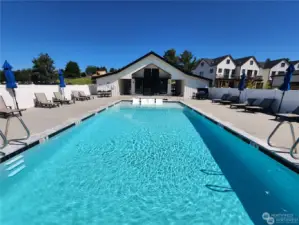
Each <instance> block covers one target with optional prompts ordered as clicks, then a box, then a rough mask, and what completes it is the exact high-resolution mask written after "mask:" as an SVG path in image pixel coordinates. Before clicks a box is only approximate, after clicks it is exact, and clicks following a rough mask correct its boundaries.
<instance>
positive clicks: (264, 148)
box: [0, 100, 299, 174]
mask: <svg viewBox="0 0 299 225" xmlns="http://www.w3.org/2000/svg"><path fill="white" fill-rule="evenodd" d="M128 101H132V100H116V101H113V102H111V103H108V104H107V105H104V106H101V107H99V108H97V109H95V110H90V111H88V112H87V113H86V114H85V115H83V116H82V117H77V118H71V119H69V120H67V121H66V122H64V123H62V124H60V125H58V126H55V127H53V128H50V129H47V130H45V131H43V132H40V133H37V134H34V135H32V136H31V137H30V138H29V139H28V140H26V141H24V142H22V143H23V145H9V146H7V147H5V149H8V150H9V153H7V154H6V155H4V156H3V157H1V156H0V164H1V163H3V162H5V161H7V160H9V159H11V158H13V157H14V156H16V155H18V154H20V153H22V152H24V151H26V150H29V149H30V148H32V147H34V146H36V145H38V144H41V143H43V142H45V141H47V140H48V139H49V138H52V137H54V136H56V135H58V134H60V133H61V132H63V131H65V130H67V129H69V128H72V127H74V126H76V125H78V124H80V123H81V122H82V121H85V120H87V119H89V118H91V117H93V116H95V115H97V114H98V113H100V112H103V111H105V110H106V109H108V108H110V107H112V106H114V105H116V104H118V103H120V102H128ZM167 102H170V103H179V104H181V105H183V106H184V107H187V108H189V109H191V110H192V111H195V112H196V113H198V114H199V115H201V116H203V117H205V118H206V119H208V120H209V121H211V122H213V123H214V124H216V125H218V126H219V127H221V128H223V129H225V130H226V131H228V132H229V133H231V134H233V135H234V136H236V137H238V138H240V139H241V140H243V141H244V142H246V143H248V144H250V145H251V146H253V147H254V148H256V149H257V150H259V151H261V152H263V153H264V154H266V155H268V156H269V157H271V158H272V159H274V160H276V161H278V162H279V163H281V164H283V165H284V166H286V167H287V168H289V169H290V170H292V171H294V172H295V173H297V174H299V165H298V166H297V165H296V164H294V163H293V162H291V161H289V160H288V159H286V158H284V157H283V155H282V154H281V153H277V152H275V150H279V149H278V148H274V147H271V146H269V145H268V144H267V143H266V142H265V141H263V140H261V139H259V138H257V137H255V136H252V135H251V134H249V133H247V132H245V131H244V130H241V129H239V128H237V127H235V126H233V124H231V123H229V122H224V121H221V120H220V119H218V118H216V117H214V116H213V115H211V114H208V113H205V112H203V111H201V110H199V109H197V108H195V107H194V106H192V105H190V104H188V103H186V102H183V101H182V100H170V101H167ZM0 151H1V150H0Z"/></svg>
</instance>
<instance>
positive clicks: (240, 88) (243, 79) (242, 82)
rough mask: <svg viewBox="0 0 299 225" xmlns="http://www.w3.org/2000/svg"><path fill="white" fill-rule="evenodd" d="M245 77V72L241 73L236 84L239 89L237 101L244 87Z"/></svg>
mask: <svg viewBox="0 0 299 225" xmlns="http://www.w3.org/2000/svg"><path fill="white" fill-rule="evenodd" d="M245 79H246V76H245V73H243V74H242V76H241V80H240V82H239V85H238V90H239V91H240V95H239V101H240V96H241V92H242V91H243V90H244V89H245Z"/></svg>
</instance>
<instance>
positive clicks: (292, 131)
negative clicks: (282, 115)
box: [267, 121, 299, 159]
mask: <svg viewBox="0 0 299 225" xmlns="http://www.w3.org/2000/svg"><path fill="white" fill-rule="evenodd" d="M285 123H287V124H289V126H290V130H291V133H292V138H293V142H294V144H293V145H292V147H291V149H290V155H291V156H292V157H293V158H295V159H297V157H295V156H294V153H297V148H296V146H297V145H298V143H299V138H298V139H297V140H296V137H295V131H294V126H293V124H292V123H291V122H289V121H281V122H280V123H279V124H277V125H276V127H275V128H274V130H273V131H272V132H271V134H270V135H269V137H268V140H267V142H268V145H270V146H271V147H275V146H273V145H272V144H271V142H270V139H271V138H272V137H273V135H274V134H275V133H276V131H277V130H278V128H279V127H280V126H281V125H283V124H285Z"/></svg>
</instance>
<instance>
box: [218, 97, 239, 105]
mask: <svg viewBox="0 0 299 225" xmlns="http://www.w3.org/2000/svg"><path fill="white" fill-rule="evenodd" d="M237 102H239V96H230V97H229V98H228V99H227V100H221V101H220V102H219V103H220V104H223V105H229V104H232V103H237Z"/></svg>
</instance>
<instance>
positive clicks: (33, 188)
mask: <svg viewBox="0 0 299 225" xmlns="http://www.w3.org/2000/svg"><path fill="white" fill-rule="evenodd" d="M22 155H24V164H25V165H26V167H25V169H23V170H22V171H21V172H20V173H17V174H15V175H14V176H11V177H8V171H7V170H5V168H7V166H6V165H5V162H4V163H2V164H1V165H0V166H1V167H0V171H1V175H0V184H1V192H0V197H1V202H0V205H1V206H2V207H1V218H0V224H3V225H24V224H26V225H37V224H44V225H50V224H51V225H52V224H63V225H69V224H74V225H77V224H78V225H81V224H88V225H93V224H188V225H189V224H217V225H219V224H230V225H232V224H267V223H266V221H265V220H263V218H262V215H263V213H265V212H268V213H270V214H287V215H289V214H290V215H293V217H294V218H298V215H299V213H298V210H299V202H298V199H299V192H298V190H299V179H298V174H296V173H295V172H293V171H291V170H289V169H287V168H286V167H284V166H283V165H281V164H280V163H278V162H276V161H275V160H273V159H271V158H270V157H268V156H267V155H265V154H263V153H262V152H260V151H258V150H257V149H255V148H253V147H252V146H251V145H248V144H247V143H245V142H243V141H242V140H240V139H239V138H237V137H235V136H234V135H232V134H231V133H228V132H227V131H226V130H224V129H221V128H220V127H219V126H217V125H216V124H214V123H212V122H210V121H209V120H207V119H206V118H204V117H202V116H201V115H199V114H198V113H196V112H194V111H192V110H190V109H189V108H187V107H183V106H182V105H180V104H176V103H168V104H164V106H161V107H139V106H132V105H130V104H129V103H120V104H117V105H115V106H114V107H111V108H109V109H108V110H105V111H104V112H102V113H100V114H98V115H96V116H94V117H92V118H90V119H89V120H87V121H85V122H83V123H81V124H79V125H78V126H75V127H73V128H70V129H68V130H66V131H65V132H63V133H61V134H59V135H57V136H55V137H53V138H52V139H50V140H49V141H48V142H45V143H43V144H41V145H37V146H35V147H33V148H32V149H30V150H28V151H26V152H23V153H22Z"/></svg>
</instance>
